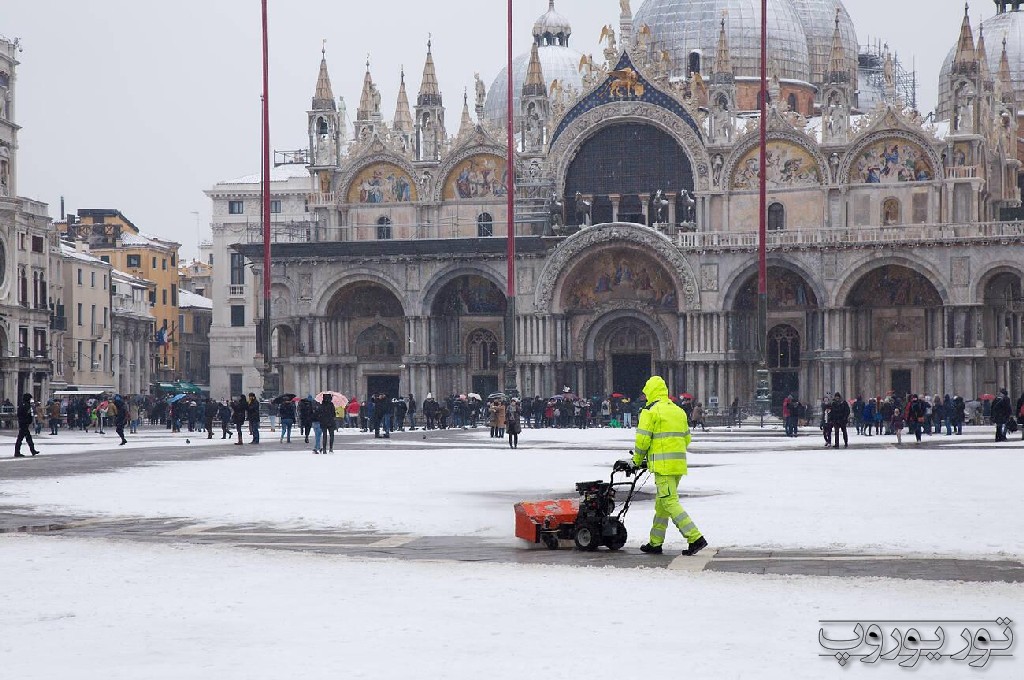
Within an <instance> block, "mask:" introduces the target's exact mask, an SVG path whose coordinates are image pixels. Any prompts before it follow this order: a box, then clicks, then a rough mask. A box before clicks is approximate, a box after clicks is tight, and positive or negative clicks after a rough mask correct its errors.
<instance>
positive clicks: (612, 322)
mask: <svg viewBox="0 0 1024 680" xmlns="http://www.w3.org/2000/svg"><path fill="white" fill-rule="evenodd" d="M586 346H587V350H588V356H587V357H586V358H587V360H588V362H587V366H588V370H587V375H586V393H587V395H588V396H590V395H603V396H607V395H609V394H613V393H620V394H623V395H625V396H627V397H629V398H630V399H636V398H638V397H639V396H640V394H641V393H642V391H643V386H644V383H645V382H647V379H648V378H649V377H650V376H651V375H652V374H653V373H654V371H655V365H656V361H657V359H658V358H659V357H660V356H661V347H660V343H659V341H658V334H657V333H656V332H655V330H654V328H652V326H651V322H650V320H649V319H646V318H644V317H643V316H642V315H640V314H630V313H619V314H616V313H612V314H609V315H607V316H606V317H605V318H602V319H599V320H598V322H597V323H595V324H594V326H593V328H592V330H591V337H590V338H588V339H587V342H586Z"/></svg>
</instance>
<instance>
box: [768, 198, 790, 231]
mask: <svg viewBox="0 0 1024 680" xmlns="http://www.w3.org/2000/svg"><path fill="white" fill-rule="evenodd" d="M785 228H786V207H785V206H784V205H782V204H781V203H772V204H771V205H770V206H768V231H782V230H783V229H785Z"/></svg>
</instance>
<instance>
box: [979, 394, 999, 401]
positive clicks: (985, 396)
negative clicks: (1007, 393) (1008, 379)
mask: <svg viewBox="0 0 1024 680" xmlns="http://www.w3.org/2000/svg"><path fill="white" fill-rule="evenodd" d="M995 398H996V395H994V394H979V395H978V400H979V401H992V400H993V399H995Z"/></svg>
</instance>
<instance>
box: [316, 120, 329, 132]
mask: <svg viewBox="0 0 1024 680" xmlns="http://www.w3.org/2000/svg"><path fill="white" fill-rule="evenodd" d="M316 132H317V134H318V135H326V134H330V127H328V125H327V119H326V118H324V117H323V116H320V117H319V118H317V119H316Z"/></svg>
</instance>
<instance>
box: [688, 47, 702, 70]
mask: <svg viewBox="0 0 1024 680" xmlns="http://www.w3.org/2000/svg"><path fill="white" fill-rule="evenodd" d="M688 65H689V67H690V73H700V52H699V51H697V50H694V51H693V52H690V59H689V62H688Z"/></svg>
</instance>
